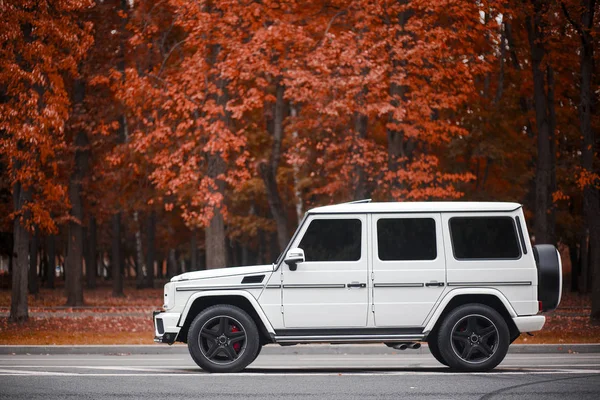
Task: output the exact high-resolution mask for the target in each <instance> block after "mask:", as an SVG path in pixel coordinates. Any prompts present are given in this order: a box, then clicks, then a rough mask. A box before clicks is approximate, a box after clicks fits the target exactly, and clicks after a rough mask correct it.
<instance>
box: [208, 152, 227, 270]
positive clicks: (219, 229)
mask: <svg viewBox="0 0 600 400" xmlns="http://www.w3.org/2000/svg"><path fill="white" fill-rule="evenodd" d="M208 162H209V171H211V170H212V173H211V172H209V174H210V176H211V177H216V176H217V175H219V173H220V172H221V171H222V169H223V168H224V162H223V160H222V159H221V157H220V156H218V155H213V156H210V157H209V161H208ZM210 164H212V168H211V166H210ZM217 171H219V173H217ZM204 233H205V248H206V269H213V268H223V267H225V266H226V265H227V260H226V257H227V256H226V254H227V250H226V248H225V221H224V219H223V214H221V210H220V209H219V208H216V207H215V208H214V214H213V217H212V218H211V220H210V224H209V225H208V226H207V227H206V228H205V229H204Z"/></svg>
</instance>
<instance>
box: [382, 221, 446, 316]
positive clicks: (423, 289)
mask: <svg viewBox="0 0 600 400" xmlns="http://www.w3.org/2000/svg"><path fill="white" fill-rule="evenodd" d="M372 231H373V307H374V310H375V325H376V326H378V327H380V326H384V327H421V326H423V324H424V322H425V318H426V317H427V315H428V314H429V312H430V311H431V310H432V308H433V306H434V305H435V303H436V302H437V301H438V299H439V298H440V296H441V294H442V292H443V291H444V288H445V283H446V264H445V259H444V244H443V242H442V240H441V238H442V234H441V233H442V225H441V215H440V214H435V213H431V214H404V215H399V214H389V215H386V214H374V215H373V218H372Z"/></svg>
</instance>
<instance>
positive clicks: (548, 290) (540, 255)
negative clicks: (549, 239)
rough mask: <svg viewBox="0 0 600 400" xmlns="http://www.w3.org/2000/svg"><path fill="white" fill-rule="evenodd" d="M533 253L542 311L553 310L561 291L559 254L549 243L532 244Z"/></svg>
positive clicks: (557, 303)
mask: <svg viewBox="0 0 600 400" xmlns="http://www.w3.org/2000/svg"><path fill="white" fill-rule="evenodd" d="M533 254H534V256H535V263H536V264H537V269H538V300H539V301H541V302H542V311H551V310H554V309H555V308H556V307H558V305H559V303H560V298H561V293H562V262H561V260H560V254H559V253H558V250H556V247H554V246H552V245H551V244H539V245H537V246H534V247H533Z"/></svg>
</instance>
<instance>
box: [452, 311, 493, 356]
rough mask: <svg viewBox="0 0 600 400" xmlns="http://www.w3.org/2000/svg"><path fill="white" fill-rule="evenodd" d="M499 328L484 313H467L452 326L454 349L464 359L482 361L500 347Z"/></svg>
mask: <svg viewBox="0 0 600 400" xmlns="http://www.w3.org/2000/svg"><path fill="white" fill-rule="evenodd" d="M498 336H499V334H498V328H497V327H496V325H494V323H493V322H492V321H490V319H489V318H486V317H484V316H483V315H476V314H475V315H467V316H466V317H463V318H462V319H461V320H459V321H458V322H457V323H456V324H455V325H454V327H453V328H452V340H451V344H452V350H454V353H455V354H456V355H457V356H458V357H460V358H461V359H462V360H463V361H466V362H472V363H480V362H484V361H486V360H487V359H489V358H490V357H492V356H493V355H494V352H495V351H496V349H497V348H498Z"/></svg>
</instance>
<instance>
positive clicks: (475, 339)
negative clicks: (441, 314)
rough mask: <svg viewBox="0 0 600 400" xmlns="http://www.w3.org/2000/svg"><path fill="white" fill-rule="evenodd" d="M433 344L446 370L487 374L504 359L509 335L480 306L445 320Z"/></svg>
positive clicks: (467, 307)
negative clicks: (437, 349)
mask: <svg viewBox="0 0 600 400" xmlns="http://www.w3.org/2000/svg"><path fill="white" fill-rule="evenodd" d="M437 343H438V348H439V351H440V355H441V357H442V358H443V359H444V360H445V361H446V362H447V363H448V364H447V365H448V366H449V367H450V368H453V369H456V370H459V371H469V372H475V371H489V370H491V369H493V368H494V367H496V366H497V365H498V364H500V363H501V362H502V360H503V359H504V357H505V356H506V353H507V351H508V345H509V343H510V334H509V330H508V326H507V325H506V321H504V318H502V316H501V315H500V314H499V313H498V312H497V311H496V310H494V309H493V308H491V307H488V306H486V305H483V304H466V305H463V306H460V307H458V308H456V309H454V310H452V311H451V312H450V313H449V314H448V315H447V316H446V318H445V319H444V321H443V322H442V325H441V326H440V330H439V334H438V341H437Z"/></svg>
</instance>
